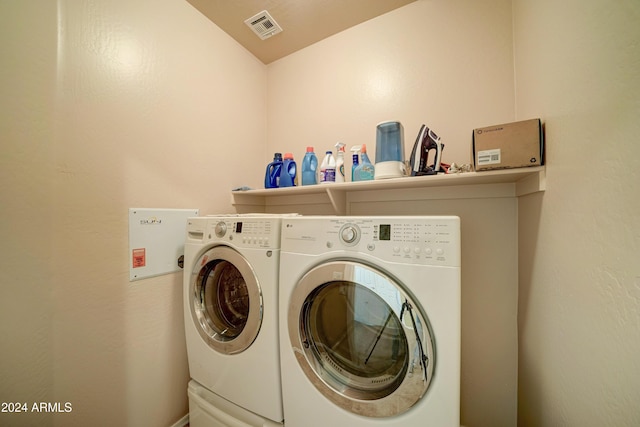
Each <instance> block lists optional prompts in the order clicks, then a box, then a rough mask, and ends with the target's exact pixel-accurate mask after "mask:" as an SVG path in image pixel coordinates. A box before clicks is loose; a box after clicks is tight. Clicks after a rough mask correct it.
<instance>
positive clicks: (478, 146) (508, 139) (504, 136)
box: [472, 119, 544, 171]
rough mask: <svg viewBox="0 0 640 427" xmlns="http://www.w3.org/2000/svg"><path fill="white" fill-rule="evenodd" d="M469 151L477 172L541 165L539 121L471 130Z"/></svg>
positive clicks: (542, 148)
mask: <svg viewBox="0 0 640 427" xmlns="http://www.w3.org/2000/svg"><path fill="white" fill-rule="evenodd" d="M472 152H473V164H474V167H475V170H476V171H483V170H491V169H507V168H522V167H529V166H540V165H542V164H543V154H544V138H543V133H542V124H541V123H540V119H532V120H524V121H521V122H513V123H504V124H501V125H495V126H487V127H484V128H478V129H474V130H473V142H472Z"/></svg>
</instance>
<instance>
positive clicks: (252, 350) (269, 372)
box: [183, 215, 284, 427]
mask: <svg viewBox="0 0 640 427" xmlns="http://www.w3.org/2000/svg"><path fill="white" fill-rule="evenodd" d="M281 221H282V216H276V215H221V216H209V217H196V218H189V220H188V221H187V236H186V241H185V249H184V299H183V302H184V317H185V318H184V320H185V335H186V343H187V355H188V360H189V371H190V374H191V378H192V381H191V383H190V385H189V389H188V394H189V413H190V420H189V422H190V425H191V426H192V427H200V426H202V427H205V426H206V427H212V426H216V427H217V426H243V427H245V426H281V425H282V421H283V418H284V417H283V409H282V387H281V382H280V360H279V348H278V286H277V285H278V270H279V255H280V227H281Z"/></svg>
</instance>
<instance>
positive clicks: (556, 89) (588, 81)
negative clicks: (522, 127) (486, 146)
mask: <svg viewBox="0 0 640 427" xmlns="http://www.w3.org/2000/svg"><path fill="white" fill-rule="evenodd" d="M639 22H640V3H639V2H637V1H620V2H608V1H604V0H588V1H569V2H556V1H546V0H545V1H538V0H515V1H514V28H515V37H514V38H515V64H516V81H517V86H516V95H517V96H516V99H517V115H518V116H519V117H528V116H530V115H532V114H539V115H540V116H542V118H543V119H544V121H545V123H546V137H547V190H546V192H545V193H544V194H541V195H533V196H527V197H525V198H522V199H520V203H519V213H520V217H519V228H520V250H519V252H520V303H519V328H520V351H519V355H520V356H519V405H518V421H519V422H518V425H520V426H523V427H526V426H555V425H563V426H594V427H595V426H637V425H640V407H639V406H638V402H639V401H640V381H639V380H638V372H639V370H640V357H639V355H640V196H639V192H638V184H640V172H638V171H639V170H640V144H639V142H640V140H639V138H640V120H639V118H640V44H639V43H638V41H639V40H640V25H638V23H639Z"/></svg>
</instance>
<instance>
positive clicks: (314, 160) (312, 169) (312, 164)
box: [302, 147, 318, 185]
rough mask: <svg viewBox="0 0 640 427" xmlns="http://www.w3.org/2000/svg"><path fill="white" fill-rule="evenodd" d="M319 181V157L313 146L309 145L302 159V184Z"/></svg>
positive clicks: (312, 183) (311, 183) (313, 183)
mask: <svg viewBox="0 0 640 427" xmlns="http://www.w3.org/2000/svg"><path fill="white" fill-rule="evenodd" d="M317 183H318V157H316V153H314V152H313V147H307V152H306V153H305V155H304V158H303V159H302V185H315V184H317Z"/></svg>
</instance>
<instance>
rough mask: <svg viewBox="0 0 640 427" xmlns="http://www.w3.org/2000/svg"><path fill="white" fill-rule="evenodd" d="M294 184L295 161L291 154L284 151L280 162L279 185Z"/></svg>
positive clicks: (290, 185) (289, 185) (292, 185)
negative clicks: (282, 159)
mask: <svg viewBox="0 0 640 427" xmlns="http://www.w3.org/2000/svg"><path fill="white" fill-rule="evenodd" d="M295 185H296V162H295V160H293V154H291V153H285V154H284V161H283V162H282V172H281V173H280V187H295Z"/></svg>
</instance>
